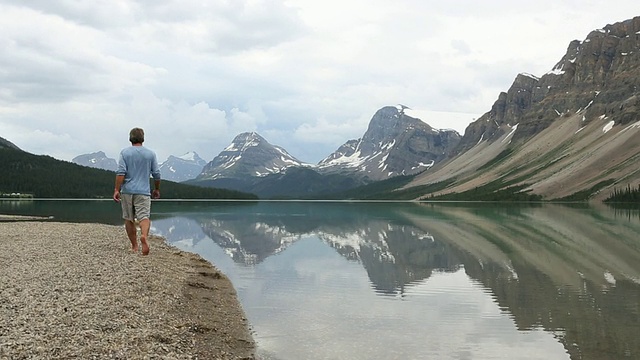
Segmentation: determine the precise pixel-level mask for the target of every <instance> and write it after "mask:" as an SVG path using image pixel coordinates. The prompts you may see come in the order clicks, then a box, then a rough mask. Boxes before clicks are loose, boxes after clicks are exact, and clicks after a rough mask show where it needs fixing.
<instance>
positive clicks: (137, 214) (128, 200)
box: [120, 194, 151, 221]
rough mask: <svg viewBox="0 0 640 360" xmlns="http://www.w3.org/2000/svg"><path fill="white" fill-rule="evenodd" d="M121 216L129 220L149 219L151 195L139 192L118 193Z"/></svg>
mask: <svg viewBox="0 0 640 360" xmlns="http://www.w3.org/2000/svg"><path fill="white" fill-rule="evenodd" d="M120 204H121V205H122V218H123V219H125V220H129V221H134V220H135V219H138V221H140V220H142V219H149V217H150V215H151V196H148V195H139V194H120Z"/></svg>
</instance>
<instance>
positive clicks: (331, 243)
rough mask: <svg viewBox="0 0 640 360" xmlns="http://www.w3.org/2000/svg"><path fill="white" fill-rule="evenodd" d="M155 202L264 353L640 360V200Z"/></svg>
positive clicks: (37, 209) (59, 204)
mask: <svg viewBox="0 0 640 360" xmlns="http://www.w3.org/2000/svg"><path fill="white" fill-rule="evenodd" d="M152 210H153V231H154V232H155V233H156V234H160V235H163V236H165V237H166V238H167V239H168V241H169V242H170V243H172V244H174V245H175V246H177V247H179V248H181V249H184V250H187V251H192V252H196V253H198V254H200V255H202V256H203V257H204V258H205V259H207V260H209V261H211V262H212V263H213V264H215V265H216V266H217V267H218V268H219V269H220V270H222V271H223V272H224V273H226V274H227V275H228V276H229V277H230V278H231V280H232V282H233V284H234V286H235V288H236V290H237V291H238V296H239V298H240V301H241V302H242V306H243V308H244V310H245V312H246V314H247V317H248V319H249V321H250V323H251V326H252V329H253V331H254V338H255V339H256V341H257V343H258V349H259V354H260V355H261V356H262V357H263V358H265V359H296V360H297V359H640V236H639V235H640V214H639V213H638V211H637V210H635V211H634V210H624V211H615V210H612V209H609V208H607V207H604V206H602V207H597V208H594V207H567V206H562V205H550V204H549V205H546V204H545V205H538V206H522V205H496V204H408V203H304V202H258V203H250V202H247V203H232V202H219V203H215V202H155V203H154V205H153V209H152ZM0 213H21V214H38V215H47V216H50V215H51V216H54V218H55V219H58V220H62V221H100V222H107V223H117V224H119V223H120V220H119V210H118V205H116V204H114V203H112V202H108V201H30V202H29V201H28V202H11V201H0ZM123 236H124V234H123Z"/></svg>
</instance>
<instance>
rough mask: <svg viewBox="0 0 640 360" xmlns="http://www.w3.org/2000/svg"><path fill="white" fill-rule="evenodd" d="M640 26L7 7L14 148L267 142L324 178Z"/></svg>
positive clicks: (608, 8)
mask: <svg viewBox="0 0 640 360" xmlns="http://www.w3.org/2000/svg"><path fill="white" fill-rule="evenodd" d="M637 15H640V5H639V3H638V1H637V0H630V1H617V0H607V1H604V0H602V1H588V0H587V1H582V0H581V1H578V0H575V1H574V0H538V1H514V0H509V1H506V0H504V1H499V0H483V1H462V0H461V1H454V0H452V1H441V0H440V1H429V0H395V1H391V0H340V1H337V0H323V1H318V0H290V1H287V0H209V1H201V0H197V1H196V0H169V1H160V0H95V1H79V0H58V1H56V0H0V26H1V28H0V46H1V47H2V51H1V52H0V137H4V138H5V139H7V140H10V141H12V142H13V143H15V144H16V145H18V146H19V147H20V148H22V149H23V150H26V151H29V152H32V153H35V154H48V155H51V156H54V157H56V158H59V159H64V160H71V159H72V158H73V157H75V156H77V155H80V154H84V153H89V152H95V151H100V150H101V151H104V152H106V154H107V155H108V156H110V157H113V158H116V157H117V155H118V153H119V150H120V149H121V148H122V147H125V146H128V145H129V143H128V132H129V130H130V129H131V128H132V127H135V126H139V127H143V128H144V129H145V132H146V142H145V145H146V146H148V147H149V148H151V149H153V150H155V151H156V152H157V154H158V160H159V161H160V162H162V161H164V159H166V158H167V156H169V155H182V154H184V153H186V152H188V151H191V150H195V151H196V152H198V153H199V154H200V156H202V157H203V158H204V159H205V160H207V161H210V160H212V159H213V157H215V156H216V155H217V154H218V153H219V152H220V151H221V150H222V149H223V148H225V147H226V146H227V145H228V144H229V143H230V142H231V141H232V140H233V138H234V137H235V136H236V135H238V134H239V133H242V132H246V131H257V132H258V133H259V134H261V135H262V136H263V137H265V138H266V139H267V140H268V141H269V142H270V143H271V144H274V145H280V146H282V147H284V148H285V149H286V150H288V151H289V152H290V153H291V154H292V155H293V156H295V157H297V158H299V159H300V160H302V161H307V162H311V163H316V162H318V161H319V160H321V159H322V158H324V157H325V156H327V155H329V154H330V153H331V152H333V151H334V150H336V149H337V147H338V146H340V145H341V144H343V143H344V142H345V141H347V140H349V139H356V138H360V137H361V136H362V135H363V134H364V132H365V131H366V129H367V126H368V124H369V121H370V120H371V117H372V116H373V114H374V113H375V112H376V110H378V109H379V108H381V107H383V106H386V105H396V104H399V103H401V104H405V105H407V106H409V107H411V108H413V109H414V110H415V111H414V112H413V114H414V115H417V117H419V118H420V119H422V120H423V121H424V122H426V123H428V124H429V125H431V126H433V127H435V128H438V129H443V128H452V129H455V130H457V131H459V132H460V133H463V132H464V129H465V128H466V126H467V125H468V124H469V123H470V122H471V121H473V119H474V118H478V117H479V116H481V115H482V114H483V113H485V112H487V111H488V110H489V109H490V108H491V105H492V104H493V102H494V101H495V100H496V98H497V96H498V94H499V92H500V91H506V90H507V89H508V88H509V86H510V85H511V83H512V82H513V80H514V79H515V77H516V75H517V74H518V73H521V72H527V73H531V74H534V75H537V76H542V75H543V74H544V73H546V72H548V71H549V70H551V69H552V68H553V66H554V65H555V64H556V62H558V61H559V60H560V58H561V57H562V56H563V55H564V53H565V51H566V49H567V46H568V45H569V42H570V41H571V40H575V39H577V40H584V39H585V38H586V36H587V35H588V33H589V32H590V31H591V30H595V29H598V28H602V27H604V26H605V25H606V24H609V23H615V22H618V21H623V20H626V19H630V18H633V17H634V16H637Z"/></svg>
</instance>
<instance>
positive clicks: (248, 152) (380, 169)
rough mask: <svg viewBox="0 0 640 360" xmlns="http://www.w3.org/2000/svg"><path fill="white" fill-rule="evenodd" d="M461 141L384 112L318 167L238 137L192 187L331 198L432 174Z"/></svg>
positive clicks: (394, 111)
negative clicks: (393, 180)
mask: <svg viewBox="0 0 640 360" xmlns="http://www.w3.org/2000/svg"><path fill="white" fill-rule="evenodd" d="M459 141H460V135H459V134H458V133H457V132H455V131H453V130H436V129H433V128H431V127H430V126H429V125H427V124H426V123H424V122H422V121H421V120H419V119H416V118H413V117H410V116H408V115H406V114H405V113H404V107H403V108H402V109H398V108H396V107H393V106H387V107H384V108H382V109H380V110H378V111H377V112H376V114H375V115H374V116H373V118H372V119H371V122H370V124H369V128H368V130H367V131H366V132H365V134H364V136H363V137H362V138H361V139H358V140H350V141H348V142H347V143H345V144H344V145H342V146H341V147H340V148H339V149H338V150H336V151H335V152H334V153H333V154H331V155H329V156H328V157H327V158H325V159H324V160H322V161H321V162H320V163H319V164H318V165H317V166H316V165H312V164H305V163H302V162H301V161H299V160H297V159H296V158H294V157H293V156H291V155H290V154H289V153H287V152H286V151H285V150H284V149H282V148H280V147H278V146H273V145H271V144H269V143H268V142H267V141H266V140H265V139H264V138H262V137H261V136H260V135H258V134H256V133H243V134H240V135H238V136H237V137H236V138H235V139H234V140H233V142H232V143H231V145H229V146H228V147H227V148H226V149H224V150H223V151H222V152H221V153H220V154H219V155H218V156H217V157H216V158H214V159H213V160H212V161H211V162H210V163H209V164H207V165H206V166H205V167H204V169H203V170H202V173H201V174H200V175H199V176H198V177H197V178H196V179H195V180H193V181H189V183H193V184H198V185H201V186H213V187H220V188H225V189H233V190H238V191H248V192H252V193H255V194H257V195H259V196H260V197H267V198H300V197H304V198H325V197H327V196H331V194H337V193H343V192H344V191H345V190H348V189H353V188H355V187H358V186H361V185H365V184H367V183H371V182H374V181H378V180H383V179H387V178H390V177H395V176H398V175H403V174H404V175H412V174H416V173H418V172H421V171H424V170H426V169H429V168H430V167H431V166H433V165H434V164H437V163H438V162H440V161H442V160H443V159H445V158H447V156H449V154H450V152H451V151H452V150H453V149H454V147H455V146H456V145H457V144H458V142H459Z"/></svg>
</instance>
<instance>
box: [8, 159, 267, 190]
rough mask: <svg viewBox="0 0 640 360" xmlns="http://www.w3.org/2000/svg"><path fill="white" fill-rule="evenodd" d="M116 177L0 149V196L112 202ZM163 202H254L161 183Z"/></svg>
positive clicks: (60, 161)
mask: <svg viewBox="0 0 640 360" xmlns="http://www.w3.org/2000/svg"><path fill="white" fill-rule="evenodd" d="M114 183H115V173H113V172H111V171H107V170H101V169H94V168H89V167H86V166H81V165H77V164H74V163H72V162H69V161H62V160H58V159H54V158H52V157H50V156H47V155H34V154H31V153H28V152H25V151H21V150H15V149H7V148H0V193H3V194H12V193H14V194H16V193H20V194H27V196H28V195H32V196H33V197H35V198H85V199H99V198H111V196H112V195H113V189H114ZM161 194H162V198H165V199H257V196H255V195H253V194H248V193H244V192H239V191H231V190H225V189H216V188H205V187H199V186H193V185H185V184H180V183H175V182H171V181H167V180H163V181H162V185H161Z"/></svg>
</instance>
